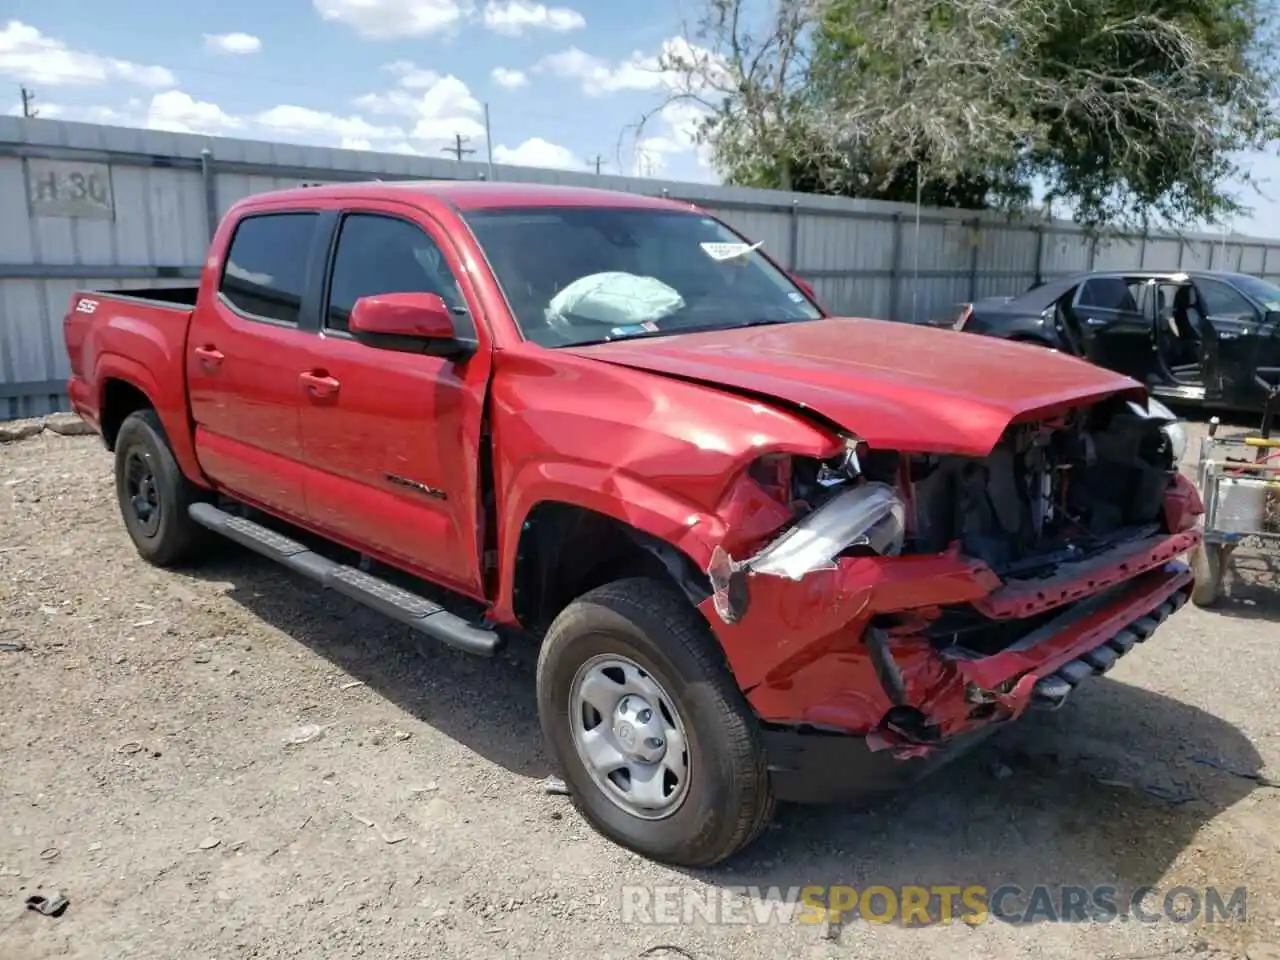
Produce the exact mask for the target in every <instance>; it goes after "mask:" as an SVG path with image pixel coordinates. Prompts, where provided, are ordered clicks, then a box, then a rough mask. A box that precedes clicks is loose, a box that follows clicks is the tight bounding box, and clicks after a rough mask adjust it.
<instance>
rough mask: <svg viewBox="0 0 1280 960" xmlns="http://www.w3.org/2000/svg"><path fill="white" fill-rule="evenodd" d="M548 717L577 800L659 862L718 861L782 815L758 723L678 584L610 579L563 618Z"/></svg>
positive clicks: (549, 675)
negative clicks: (771, 785) (771, 784)
mask: <svg viewBox="0 0 1280 960" xmlns="http://www.w3.org/2000/svg"><path fill="white" fill-rule="evenodd" d="M537 685H538V715H539V718H540V720H541V723H542V730H543V734H544V736H545V737H546V741H547V744H548V747H549V749H550V751H551V753H552V756H553V759H554V760H555V762H556V765H557V767H558V768H559V770H560V771H561V773H562V775H563V776H564V779H565V782H566V784H567V786H568V788H569V793H570V795H571V796H572V798H573V802H574V805H575V806H576V807H577V808H578V810H579V811H580V812H581V813H582V815H583V816H584V817H586V819H587V821H588V822H590V823H591V825H592V826H593V827H594V828H595V829H596V830H597V831H598V832H600V833H601V834H603V835H604V836H606V837H608V838H609V839H611V840H613V841H614V842H616V843H619V844H621V845H622V846H625V847H627V848H629V849H631V850H634V851H635V852H637V853H640V854H642V855H644V856H646V857H650V858H652V859H654V860H658V861H661V862H664V863H669V864H673V865H677V866H685V867H707V866H711V865H712V864H715V863H718V862H719V861H721V860H724V859H726V858H727V857H729V856H731V855H732V854H734V853H736V852H737V851H738V850H740V849H742V848H743V847H745V846H746V845H747V844H749V843H750V842H751V841H752V840H753V839H755V838H756V836H758V835H759V833H760V832H761V831H762V830H763V829H764V827H765V826H766V825H767V824H768V822H769V819H770V817H771V816H772V813H773V797H772V794H771V793H770V790H769V777H768V768H767V765H766V763H765V757H764V748H763V746H762V744H761V741H760V732H759V728H758V725H757V723H756V719H755V717H754V715H753V714H752V712H751V708H750V707H749V706H748V704H747V702H746V700H745V698H744V697H743V696H742V693H741V691H740V690H739V689H738V686H737V684H736V682H735V681H734V680H733V677H732V674H730V672H729V670H728V668H727V667H726V665H725V664H724V662H723V659H722V657H721V656H720V652H719V650H718V648H717V646H716V643H715V639H714V637H713V636H712V635H711V632H710V630H709V629H708V627H707V625H706V623H705V621H703V619H702V617H701V616H700V615H699V614H698V612H697V611H696V610H695V609H694V608H693V607H691V606H690V605H689V602H688V601H687V600H686V599H685V598H684V597H683V596H682V595H681V594H680V593H678V592H677V591H676V590H674V589H673V588H671V587H668V586H667V585H666V584H663V583H660V582H658V581H655V580H648V579H629V580H620V581H617V582H614V583H610V584H606V585H605V586H603V587H598V588H596V589H595V590H592V591H590V592H589V593H587V594H585V595H583V596H582V597H580V598H579V599H577V600H575V601H574V602H573V603H571V604H570V605H569V606H568V607H566V608H565V609H564V611H563V612H561V614H560V615H559V616H558V617H556V619H555V622H554V623H553V624H552V625H551V629H550V630H549V631H548V633H547V636H546V639H545V641H544V642H543V645H542V649H541V652H540V654H539V657H538V681H537Z"/></svg>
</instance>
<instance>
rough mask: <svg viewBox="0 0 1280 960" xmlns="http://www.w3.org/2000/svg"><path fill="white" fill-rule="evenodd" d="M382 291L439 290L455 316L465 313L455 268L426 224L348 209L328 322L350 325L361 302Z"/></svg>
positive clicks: (340, 327)
mask: <svg viewBox="0 0 1280 960" xmlns="http://www.w3.org/2000/svg"><path fill="white" fill-rule="evenodd" d="M379 293H438V294H439V295H440V296H441V297H442V298H444V302H445V303H447V304H448V305H449V307H450V308H451V309H452V310H453V312H454V314H455V315H460V316H461V315H465V314H466V301H465V300H464V299H463V298H462V293H461V291H460V290H459V288H458V283H457V280H456V279H455V278H454V276H453V271H451V270H450V269H449V264H448V263H447V262H446V261H445V258H444V254H443V253H442V252H441V251H440V247H439V246H438V245H437V244H436V242H435V241H434V240H432V239H431V237H429V236H428V235H427V234H426V232H425V231H424V230H423V229H422V228H421V227H419V226H417V225H416V224H412V223H409V222H408V221H407V220H400V219H398V218H396V217H388V216H380V215H378V214H368V213H353V214H349V215H348V216H346V217H345V218H344V219H343V221H342V230H341V232H340V233H339V235H338V251H337V253H336V254H335V255H334V258H333V275H332V280H331V282H330V284H329V308H328V310H327V311H326V312H325V326H326V327H328V328H329V329H330V330H346V329H347V320H348V318H349V317H350V316H351V308H352V307H354V306H355V303H356V301H357V300H359V299H360V298H361V297H369V296H373V295H375V294H379ZM459 333H463V331H462V330H460V331H459Z"/></svg>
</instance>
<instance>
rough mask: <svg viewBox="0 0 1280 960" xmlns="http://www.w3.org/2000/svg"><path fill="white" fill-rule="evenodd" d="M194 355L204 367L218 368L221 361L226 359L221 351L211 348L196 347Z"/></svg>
mask: <svg viewBox="0 0 1280 960" xmlns="http://www.w3.org/2000/svg"><path fill="white" fill-rule="evenodd" d="M195 354H196V357H197V358H198V359H199V360H200V362H201V363H202V364H204V365H205V366H206V367H220V366H222V361H223V360H225V359H226V357H225V356H223V354H222V351H221V350H219V349H218V348H217V347H213V346H203V347H196V350H195Z"/></svg>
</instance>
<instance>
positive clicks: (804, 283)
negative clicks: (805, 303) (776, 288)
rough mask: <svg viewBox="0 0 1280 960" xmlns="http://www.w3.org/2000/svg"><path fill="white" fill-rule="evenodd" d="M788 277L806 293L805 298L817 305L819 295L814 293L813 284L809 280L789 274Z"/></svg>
mask: <svg viewBox="0 0 1280 960" xmlns="http://www.w3.org/2000/svg"><path fill="white" fill-rule="evenodd" d="M788 276H790V277H791V282H792V283H794V284H795V285H796V286H797V287H799V288H800V289H801V290H803V291H804V292H805V296H807V297H808V298H809V299H810V300H812V301H814V302H815V303H816V302H817V301H818V294H817V293H815V292H814V289H813V284H811V283H810V282H809V281H808V280H804V279H801V278H800V277H797V276H796V275H795V274H794V273H788Z"/></svg>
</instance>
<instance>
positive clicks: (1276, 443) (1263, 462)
mask: <svg viewBox="0 0 1280 960" xmlns="http://www.w3.org/2000/svg"><path fill="white" fill-rule="evenodd" d="M1256 376H1257V381H1258V384H1259V386H1261V387H1262V389H1263V390H1264V391H1265V393H1266V402H1265V404H1264V405H1263V410H1262V428H1261V429H1260V430H1257V431H1250V432H1247V433H1236V434H1230V435H1226V436H1220V435H1219V434H1218V427H1219V422H1218V418H1217V417H1214V418H1213V419H1211V420H1210V421H1209V435H1208V437H1206V438H1205V439H1204V440H1202V441H1201V443H1200V461H1199V463H1198V465H1197V470H1196V484H1197V486H1199V488H1200V496H1201V497H1202V498H1203V499H1204V540H1203V542H1202V543H1201V545H1200V546H1199V547H1197V548H1196V550H1195V552H1194V553H1193V554H1192V557H1191V567H1192V571H1193V572H1194V574H1195V586H1194V587H1193V589H1192V593H1191V602H1192V603H1194V604H1195V605H1196V606H1198V607H1211V606H1213V605H1214V604H1215V603H1217V602H1218V600H1219V599H1220V598H1221V595H1222V582H1223V578H1224V576H1225V574H1226V570H1227V565H1228V564H1229V563H1230V560H1231V554H1232V553H1233V552H1234V551H1235V549H1236V547H1238V546H1239V545H1240V544H1241V543H1243V542H1245V541H1249V542H1250V543H1251V545H1257V546H1258V547H1260V548H1261V549H1263V550H1267V551H1271V550H1280V438H1273V437H1272V436H1271V430H1272V426H1273V424H1274V422H1275V420H1276V417H1277V416H1278V415H1280V367H1262V368H1259V369H1258V370H1257V372H1256Z"/></svg>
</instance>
